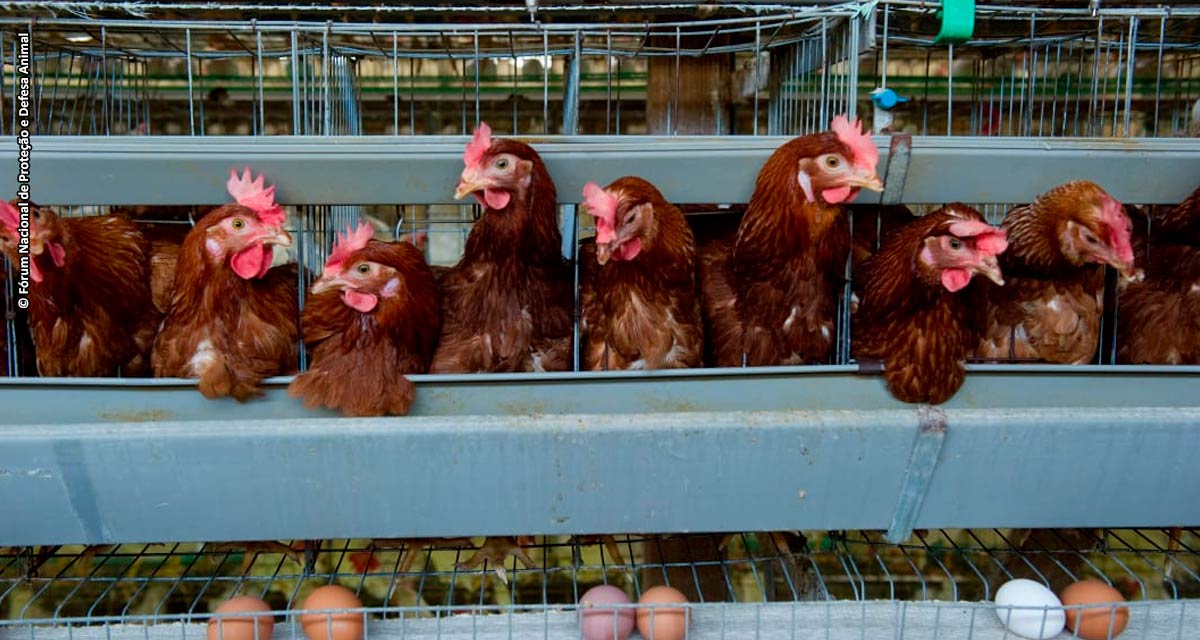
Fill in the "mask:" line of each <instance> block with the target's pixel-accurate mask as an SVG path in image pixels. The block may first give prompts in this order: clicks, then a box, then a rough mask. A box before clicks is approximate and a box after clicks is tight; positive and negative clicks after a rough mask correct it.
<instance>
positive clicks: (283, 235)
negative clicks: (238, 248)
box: [262, 229, 292, 247]
mask: <svg viewBox="0 0 1200 640" xmlns="http://www.w3.org/2000/svg"><path fill="white" fill-rule="evenodd" d="M262 243H263V244H277V245H279V246H281V247H290V246H292V234H290V233H288V232H287V231H284V230H283V229H275V230H274V231H271V232H269V233H267V235H265V236H263V239H262Z"/></svg>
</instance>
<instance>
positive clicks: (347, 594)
mask: <svg viewBox="0 0 1200 640" xmlns="http://www.w3.org/2000/svg"><path fill="white" fill-rule="evenodd" d="M362 606H363V603H362V600H359V599H358V596H356V595H354V592H353V591H351V590H349V589H347V588H346V587H342V586H339V585H336V584H328V585H325V586H323V587H319V588H317V589H316V590H314V591H313V592H312V593H310V594H308V597H307V598H305V599H304V603H303V604H302V605H300V608H301V609H303V610H304V612H305V613H303V614H302V615H301V616H300V625H301V626H303V627H304V635H306V636H308V640H362V637H363V614H362V612H358V613H350V612H337V611H325V612H324V613H308V612H310V611H322V610H326V609H360V608H362Z"/></svg>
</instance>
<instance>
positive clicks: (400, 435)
mask: <svg viewBox="0 0 1200 640" xmlns="http://www.w3.org/2000/svg"><path fill="white" fill-rule="evenodd" d="M1023 369H1024V370H1023V371H1022V370H1021V369H1018V368H1013V369H1012V370H1011V371H1010V370H1006V369H1005V368H1003V367H989V368H982V369H981V370H976V371H973V372H972V374H971V375H969V376H968V378H967V383H966V385H965V386H964V388H963V389H962V390H961V391H960V392H959V393H958V395H957V396H955V398H954V399H953V400H952V401H951V402H949V403H947V404H946V405H944V406H943V407H941V411H943V412H944V415H945V422H946V437H945V442H944V444H943V445H942V446H941V448H940V452H939V453H938V454H937V459H936V460H932V461H927V462H931V463H932V464H934V469H933V472H932V473H931V474H928V478H927V480H928V481H927V482H925V481H922V482H919V483H917V484H916V485H914V484H913V483H912V481H911V480H910V482H909V484H908V485H905V482H904V480H905V478H906V475H908V469H909V467H910V466H911V465H910V458H913V459H914V460H913V462H914V463H916V462H921V461H920V460H916V459H915V458H916V457H917V456H918V455H920V450H918V449H916V448H914V443H915V442H916V441H917V434H918V431H919V429H920V428H921V424H922V420H921V411H920V410H919V409H918V408H917V407H915V406H913V405H904V404H901V403H898V402H896V401H895V400H893V399H891V398H890V396H888V394H887V391H886V389H885V388H884V384H883V382H882V379H880V378H878V377H862V376H857V375H854V374H852V373H851V370H850V368H848V367H840V368H839V367H829V368H822V369H818V370H814V371H809V372H801V371H800V370H796V369H791V370H785V369H773V370H765V371H763V372H762V373H757V372H756V374H755V375H747V373H746V372H745V371H740V370H731V371H726V372H711V371H709V372H700V373H696V372H687V374H683V375H680V374H675V373H671V372H667V373H663V372H659V373H654V374H645V373H634V374H592V375H588V374H579V375H574V376H569V377H568V376H555V375H545V376H523V375H491V376H418V377H415V378H414V379H415V380H416V382H417V385H418V401H417V403H416V405H414V409H413V415H412V416H410V417H407V418H388V419H355V420H348V419H337V420H334V419H330V418H332V417H333V416H332V414H329V413H324V412H309V411H306V410H305V409H304V408H303V407H302V406H301V404H300V403H299V402H297V401H294V400H291V399H289V398H287V397H286V394H285V392H284V389H283V384H282V382H283V381H277V382H276V383H275V384H272V385H271V388H270V389H269V391H268V393H267V395H266V397H265V398H264V399H261V400H257V401H253V402H250V403H247V404H238V403H236V402H233V401H218V402H213V401H209V400H206V399H204V398H203V397H202V396H201V395H200V394H199V393H197V392H196V391H195V389H194V388H193V387H192V386H191V383H189V382H183V381H171V380H166V381H140V380H139V381H125V382H122V383H121V384H120V385H113V384H104V383H101V384H97V383H95V382H94V381H66V380H45V379H42V380H23V379H14V380H5V381H3V382H2V383H0V403H2V404H3V406H4V407H5V422H6V423H7V424H6V425H3V426H0V504H5V505H8V507H7V508H8V509H9V512H8V514H7V516H6V517H5V518H3V519H0V546H2V545H31V544H51V543H64V544H65V543H91V544H99V543H110V542H134V541H159V540H197V539H200V540H243V539H277V538H278V539H282V538H290V537H299V538H307V539H316V538H345V537H372V536H374V537H434V536H459V535H515V534H568V533H601V532H611V531H644V532H677V531H728V530H731V528H737V529H738V530H751V531H771V530H795V529H806V530H807V529H826V530H828V529H876V530H882V529H886V528H888V527H889V525H890V524H891V523H892V522H893V519H894V517H896V516H897V509H898V508H900V507H899V505H901V504H912V503H913V502H914V501H913V500H911V496H908V498H909V499H906V500H903V501H902V500H901V497H902V496H901V495H900V494H901V487H902V486H907V487H908V490H909V491H914V490H915V491H920V492H921V493H922V496H923V499H922V500H918V501H916V503H917V504H919V505H920V506H919V513H916V514H915V515H914V514H907V515H906V516H905V519H907V520H909V521H911V523H912V526H914V527H916V528H936V527H987V526H1014V527H1038V526H1092V527H1105V526H1114V527H1115V526H1130V525H1132V524H1136V525H1137V526H1173V525H1187V524H1196V523H1200V468H1198V467H1197V466H1196V465H1195V464H1194V459H1193V458H1194V452H1195V451H1196V450H1200V428H1198V427H1200V399H1198V398H1197V396H1196V393H1195V389H1196V388H1197V383H1198V381H1200V380H1198V378H1200V371H1197V370H1196V368H1193V367H1188V368H1177V369H1167V368H1163V369H1150V370H1141V369H1132V368H1127V367H1124V368H1122V367H1114V368H1108V369H1106V370H1092V371H1089V368H1086V367H1079V368H1075V369H1071V370H1070V371H1063V370H1062V368H1059V367H1047V368H1045V369H1044V371H1038V368H1036V367H1026V368H1023ZM534 379H536V381H537V384H530V382H531V381H533V380H534ZM431 460H437V461H438V465H437V466H438V470H437V471H436V473H435V472H433V471H431V468H430V465H429V462H430V461H431ZM1082 469H1092V470H1093V471H1094V472H1087V473H1085V472H1082V471H1081V470H1082ZM647 487H653V491H648V490H647ZM914 487H915V488H914ZM246 496H254V499H253V500H247V499H246Z"/></svg>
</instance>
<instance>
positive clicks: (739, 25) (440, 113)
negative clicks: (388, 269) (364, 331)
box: [0, 2, 1200, 375]
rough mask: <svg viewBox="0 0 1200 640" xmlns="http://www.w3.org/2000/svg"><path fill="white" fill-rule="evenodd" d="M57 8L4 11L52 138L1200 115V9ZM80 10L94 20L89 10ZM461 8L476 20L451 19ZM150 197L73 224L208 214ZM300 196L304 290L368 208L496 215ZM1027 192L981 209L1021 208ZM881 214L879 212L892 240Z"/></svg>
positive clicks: (571, 234) (177, 225) (10, 126)
mask: <svg viewBox="0 0 1200 640" xmlns="http://www.w3.org/2000/svg"><path fill="white" fill-rule="evenodd" d="M26 4H28V3H26ZM34 4H38V3H34ZM42 4H44V6H40V7H37V8H35V7H33V6H27V7H24V9H25V11H26V13H25V14H22V15H21V16H20V17H17V16H15V15H12V14H11V13H10V16H9V17H6V18H4V19H3V23H4V24H7V27H6V32H4V33H0V51H3V54H2V55H3V60H4V68H5V73H4V75H5V83H4V88H3V91H5V92H7V99H5V97H4V96H0V134H12V133H14V132H15V126H16V111H15V104H16V103H15V93H14V92H13V90H12V87H14V86H15V82H16V66H15V65H14V64H13V62H14V61H15V59H16V58H15V56H16V54H17V50H16V46H17V40H16V37H15V34H16V33H17V32H18V31H28V32H30V33H32V35H33V45H32V48H33V51H32V53H33V59H34V66H35V72H34V76H35V78H36V83H35V89H36V106H37V118H36V119H35V120H36V121H35V125H36V127H35V128H36V132H37V133H40V134H49V135H72V136H122V135H132V136H145V135H151V136H153V135H163V134H165V135H187V136H213V135H217V136H229V135H234V136H267V135H300V136H307V135H318V136H330V135H337V136H377V135H381V136H410V137H412V136H419V135H426V134H441V135H445V134H467V133H469V132H470V131H472V130H473V129H474V128H475V127H476V126H477V124H478V123H480V122H484V121H486V122H488V123H490V124H491V125H492V127H493V129H494V130H495V131H496V132H497V133H498V134H507V135H518V136H537V135H546V134H599V135H605V136H621V135H628V134H647V133H649V134H657V135H667V136H674V135H682V134H715V135H755V134H767V135H783V136H792V135H800V134H805V133H810V132H813V131H817V130H820V129H823V128H824V127H825V126H826V125H827V123H828V121H829V119H830V118H831V117H832V116H833V115H834V114H837V113H848V114H850V115H851V116H852V117H853V116H855V115H860V116H862V117H863V118H865V119H866V120H867V121H868V122H875V123H876V128H877V129H878V128H880V125H882V124H883V123H882V122H880V120H881V119H882V118H886V120H887V130H888V131H902V132H909V133H916V134H919V135H927V134H935V135H940V134H945V135H970V136H984V137H990V136H1027V137H1046V136H1091V137H1099V136H1104V137H1109V136H1125V137H1133V136H1179V135H1186V134H1188V133H1189V131H1190V129H1192V128H1194V125H1193V124H1192V121H1193V104H1194V103H1195V101H1196V98H1197V97H1200V85H1198V84H1197V83H1200V75H1198V73H1197V68H1196V59H1197V47H1198V46H1200V45H1197V43H1196V39H1195V38H1194V32H1195V28H1196V25H1197V24H1198V21H1197V17H1198V16H1200V13H1198V11H1200V9H1195V8H1188V7H1182V8H1180V7H1176V8H1171V9H1167V8H1162V7H1139V8H1135V9H1106V10H1096V11H1091V10H1084V9H1078V8H1058V7H1054V6H1044V7H1043V6H1028V7H981V8H980V20H979V23H980V27H979V29H978V30H977V33H976V37H975V38H974V39H972V40H971V41H969V42H966V43H963V44H960V45H957V46H956V45H949V46H942V47H939V46H935V45H934V42H933V38H932V37H931V36H929V35H928V34H931V33H933V32H935V31H936V29H937V18H936V13H935V12H934V10H933V9H932V8H930V7H928V6H925V4H924V3H921V2H884V3H869V4H866V5H863V4H861V3H855V2H847V3H831V4H823V5H815V6H807V7H797V6H786V5H769V4H764V5H759V6H754V7H752V8H751V7H749V6H746V5H737V4H729V5H721V4H717V5H712V6H709V7H708V8H707V9H701V8H695V9H691V10H689V9H681V8H679V7H674V6H671V7H667V6H655V5H652V4H647V5H644V6H642V5H633V6H617V7H606V8H603V9H600V8H597V9H596V11H600V12H601V13H600V14H599V16H600V17H603V18H607V19H597V18H596V17H595V16H593V15H591V14H590V13H588V11H587V8H586V7H585V6H570V5H563V6H548V7H542V8H538V9H537V10H536V12H535V14H534V17H535V18H537V20H535V21H528V22H527V21H519V20H505V21H503V22H499V23H492V24H485V23H480V22H478V21H476V22H472V21H471V18H472V17H475V16H478V15H503V16H505V17H506V18H509V19H511V18H513V17H514V15H513V14H514V12H515V14H516V17H523V14H524V12H525V9H524V8H521V7H507V8H497V7H492V8H490V9H489V8H487V7H477V9H478V10H479V11H478V12H476V13H474V14H473V13H472V12H471V11H470V9H469V8H465V7H456V8H453V9H450V8H447V7H437V6H430V7H426V8H425V9H426V10H427V11H428V12H429V13H428V14H426V15H422V12H421V9H420V8H413V9H412V10H411V11H409V12H408V14H409V15H408V17H410V18H411V20H409V21H407V22H381V23H365V22H352V21H351V22H335V21H333V20H326V21H323V22H322V21H318V20H311V21H308V22H305V21H303V20H295V18H297V17H301V16H297V15H295V14H294V12H293V15H291V16H290V17H292V18H293V20H292V21H289V22H285V21H282V20H271V19H270V18H271V17H282V16H280V15H279V14H278V12H279V11H284V10H285V9H286V8H285V7H278V8H276V12H275V13H274V14H273V13H272V9H271V7H270V6H267V7H266V8H264V9H263V10H262V12H261V13H262V15H263V16H264V17H263V18H262V19H246V18H245V17H244V16H242V15H238V14H231V13H230V12H224V13H221V12H220V11H210V13H209V14H200V13H195V14H194V15H193V14H189V13H188V11H189V9H188V8H186V7H185V8H183V9H182V10H175V12H174V13H172V12H171V11H172V10H171V9H169V8H168V9H163V10H162V11H160V12H159V13H152V5H144V6H139V5H136V4H130V3H116V4H113V5H111V7H108V8H107V9H106V10H101V9H99V8H97V7H91V6H90V5H87V4H86V3H84V4H83V5H80V4H78V3H69V2H68V3H42ZM17 5H21V3H17ZM214 8H215V9H219V7H218V6H216V5H214ZM518 9H519V11H518ZM12 11H15V12H20V11H21V7H20V6H18V7H17V8H15V9H13V10H12ZM73 11H74V12H83V13H84V14H85V15H86V16H87V17H67V16H71V15H72V13H71V12H73ZM148 12H150V13H148ZM447 13H449V15H453V16H454V21H451V22H449V23H447V22H445V21H442V20H439V18H441V17H444V16H445V15H447ZM322 15H324V14H321V13H320V11H319V8H314V9H313V10H312V12H310V14H309V15H306V16H303V17H309V18H312V17H320V16H322ZM429 16H431V17H432V18H433V19H429ZM354 17H355V13H354V12H353V11H352V12H351V13H350V15H349V19H351V20H353V18H354ZM196 18H200V19H196ZM696 87H701V88H702V89H700V90H697V89H696ZM879 88H892V89H894V90H896V91H898V92H900V93H901V94H903V95H907V96H908V97H909V98H910V102H908V103H907V104H906V105H904V106H903V107H902V108H899V109H895V110H894V111H891V112H890V113H889V112H885V111H883V110H880V109H872V107H871V102H870V100H869V98H868V94H870V93H871V91H873V90H875V89H879ZM5 108H7V113H4V111H3V109H5ZM447 195H448V194H447ZM448 199H449V198H448V197H447V200H448ZM139 204H141V203H137V202H121V203H116V202H111V203H99V202H97V203H89V205H91V206H76V207H69V208H67V211H66V214H67V215H87V214H94V213H97V212H101V211H105V210H107V209H109V208H110V207H113V206H116V207H117V208H119V209H122V210H125V211H127V212H130V213H133V214H135V215H137V216H138V217H139V219H141V220H142V221H143V222H146V223H148V224H150V225H151V226H157V227H167V228H168V229H170V228H171V227H172V226H174V229H175V233H174V234H173V235H174V236H178V235H179V234H181V233H182V232H184V231H185V230H186V226H184V225H186V224H187V223H188V222H189V221H191V220H194V219H195V216H196V215H197V214H199V213H202V212H203V211H202V210H199V209H197V208H196V207H175V208H165V207H145V206H137V205H139ZM290 204H294V205H296V206H295V207H293V208H292V211H291V213H292V215H291V216H290V222H289V230H290V231H292V232H294V233H295V234H297V235H298V237H299V238H300V239H299V241H298V242H297V244H296V247H295V248H294V249H293V250H292V251H291V252H289V255H288V256H286V258H281V259H291V260H299V262H300V263H301V264H303V265H304V266H305V267H306V269H305V270H304V274H305V275H303V276H302V277H303V278H304V279H305V282H304V283H303V284H306V283H307V279H308V278H311V277H312V275H311V274H314V273H319V272H320V268H321V265H322V264H323V260H324V256H325V253H326V252H327V251H328V247H329V245H330V244H331V243H332V240H333V236H332V230H335V229H342V228H345V227H346V226H347V225H349V224H351V223H352V222H353V221H354V220H356V219H358V218H360V217H361V216H363V215H364V214H366V215H367V219H369V220H371V221H372V222H374V223H375V224H376V226H377V227H378V229H379V231H380V236H381V237H387V238H393V237H399V236H402V235H407V236H408V237H413V238H422V239H424V240H425V242H426V247H427V249H426V250H427V254H428V258H429V260H430V262H431V263H432V264H452V263H453V262H455V261H456V260H457V258H458V256H459V255H460V254H461V251H462V247H463V244H464V242H465V238H466V234H467V232H468V231H469V230H470V224H471V222H472V221H473V220H474V219H475V217H476V216H477V215H478V210H477V207H475V206H474V205H470V206H448V205H414V204H412V203H394V205H392V206H382V207H380V206H374V207H365V208H364V207H361V206H358V203H353V202H346V203H344V204H341V205H312V204H306V203H302V202H296V203H290ZM908 204H910V206H912V208H913V209H914V210H916V211H918V212H920V211H923V210H927V207H924V206H921V205H920V204H919V203H908ZM1013 204H1017V203H1014V202H1005V203H995V202H989V203H983V204H981V205H979V206H980V208H981V210H983V211H984V212H985V213H986V214H987V215H988V217H989V218H990V219H992V220H993V221H998V220H999V219H1000V218H1002V216H1003V213H1004V212H1005V211H1007V209H1008V208H1009V207H1010V206H1011V205H1013ZM724 206H725V207H728V205H724ZM933 206H936V205H933ZM710 210H713V211H718V212H719V211H721V210H720V209H711V208H710ZM733 211H734V212H735V213H736V208H734V210H733ZM852 215H853V214H852ZM584 218H587V217H586V216H582V217H579V216H577V214H576V212H575V210H574V208H573V207H563V208H562V211H561V219H562V221H563V226H564V231H565V232H566V233H564V236H565V238H564V248H563V250H564V254H565V255H566V256H567V257H568V258H570V257H573V256H574V254H575V251H576V248H577V243H578V241H579V240H580V239H581V238H584V237H586V236H587V235H588V234H589V232H590V229H589V228H588V226H589V225H590V219H584ZM851 223H852V224H854V220H853V217H852V220H851ZM872 224H873V223H872V222H871V221H870V220H868V221H865V222H860V223H859V226H860V227H862V228H863V229H864V233H867V234H868V235H869V234H870V231H869V227H870V226H871V225H872ZM874 224H878V220H875V222H874ZM876 241H877V239H876ZM848 275H852V274H848ZM9 282H10V284H9V288H11V286H12V285H11V282H12V280H11V278H10V279H9ZM10 296H11V293H10ZM1110 306H1111V305H1110ZM840 309H841V311H840V312H839V315H840V320H839V322H838V326H839V328H840V334H841V335H840V340H839V347H838V349H837V350H836V352H835V353H834V355H833V356H832V358H831V361H830V362H829V364H846V363H848V362H851V361H852V358H851V357H850V348H849V344H850V335H849V333H850V331H849V324H850V323H849V305H848V304H846V299H845V297H843V300H842V302H841V304H840ZM11 315H12V314H10V316H11ZM1110 316H1112V314H1110ZM1113 317H1115V316H1113ZM1112 319H1113V318H1112V317H1110V318H1109V319H1108V320H1109V323H1110V324H1111V321H1112ZM8 325H9V326H8V331H7V332H8V334H9V340H8V342H9V344H14V345H18V344H20V343H21V340H19V339H18V333H19V332H20V331H21V328H20V327H19V326H17V324H16V321H15V319H14V318H12V317H10V319H9V322H8ZM1109 329H1111V327H1109ZM1104 335H1105V336H1106V342H1105V345H1104V346H1103V347H1102V348H1101V349H1100V350H1099V353H1098V356H1097V360H1096V362H1097V363H1102V364H1109V363H1112V362H1114V361H1115V357H1114V354H1115V345H1114V344H1113V342H1112V340H1113V338H1112V336H1115V331H1112V330H1106V331H1105V332H1104ZM8 360H9V362H8V370H9V373H10V375H33V374H34V373H35V372H34V371H33V367H32V366H31V364H30V362H29V361H28V357H26V359H25V362H24V363H22V357H21V354H20V352H19V349H11V350H10V353H9V354H8ZM22 364H23V365H24V366H22Z"/></svg>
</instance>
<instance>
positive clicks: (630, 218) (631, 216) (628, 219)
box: [625, 211, 637, 224]
mask: <svg viewBox="0 0 1200 640" xmlns="http://www.w3.org/2000/svg"><path fill="white" fill-rule="evenodd" d="M636 217H637V214H636V213H634V212H632V211H630V212H629V215H627V216H625V224H629V223H631V222H633V219H634V218H636Z"/></svg>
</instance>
